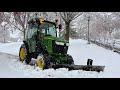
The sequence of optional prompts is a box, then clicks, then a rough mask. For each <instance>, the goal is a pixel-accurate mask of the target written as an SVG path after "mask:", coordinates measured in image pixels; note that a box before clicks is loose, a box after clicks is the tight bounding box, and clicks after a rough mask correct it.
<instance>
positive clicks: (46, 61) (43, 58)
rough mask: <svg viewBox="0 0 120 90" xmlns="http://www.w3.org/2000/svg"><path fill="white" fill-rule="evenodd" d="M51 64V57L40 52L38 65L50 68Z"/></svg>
mask: <svg viewBox="0 0 120 90" xmlns="http://www.w3.org/2000/svg"><path fill="white" fill-rule="evenodd" d="M49 65H50V58H49V56H48V55H47V54H39V55H38V57H37V66H38V67H39V68H41V69H42V70H44V69H48V68H49Z"/></svg>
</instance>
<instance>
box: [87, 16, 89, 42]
mask: <svg viewBox="0 0 120 90" xmlns="http://www.w3.org/2000/svg"><path fill="white" fill-rule="evenodd" d="M89 22H90V16H88V43H87V44H90V37H89V36H90V33H89Z"/></svg>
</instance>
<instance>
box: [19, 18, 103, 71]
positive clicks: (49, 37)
mask: <svg viewBox="0 0 120 90" xmlns="http://www.w3.org/2000/svg"><path fill="white" fill-rule="evenodd" d="M61 28H62V26H61V25H57V24H56V22H50V21H47V20H44V19H43V18H34V19H31V20H30V21H29V22H28V30H27V35H26V38H25V39H24V40H23V44H22V45H21V47H20V50H19V60H20V61H21V62H23V61H24V62H25V63H26V64H29V63H30V61H31V59H32V58H34V59H36V60H37V66H38V67H39V68H41V69H49V68H54V69H56V68H63V67H66V68H69V69H70V70H72V69H73V70H78V69H82V70H86V71H87V70H88V71H89V70H93V71H103V68H104V66H103V67H100V66H95V67H94V66H92V65H75V64H74V60H73V58H72V56H71V55H69V54H67V51H68V46H69V42H68V41H67V40H64V39H61V38H59V37H58V35H57V29H61ZM96 67H97V70H96V69H94V68H96ZM91 68H92V69H91Z"/></svg>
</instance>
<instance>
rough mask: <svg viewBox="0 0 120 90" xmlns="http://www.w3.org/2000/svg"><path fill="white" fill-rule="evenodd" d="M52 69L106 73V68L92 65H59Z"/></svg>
mask: <svg viewBox="0 0 120 90" xmlns="http://www.w3.org/2000/svg"><path fill="white" fill-rule="evenodd" d="M52 68H54V69H58V68H68V69H69V70H84V71H96V72H100V71H102V72H103V71H104V68H105V66H92V65H70V64H57V65H53V66H52Z"/></svg>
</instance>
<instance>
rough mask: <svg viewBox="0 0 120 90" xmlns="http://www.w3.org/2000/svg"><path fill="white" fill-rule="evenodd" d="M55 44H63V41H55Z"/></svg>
mask: <svg viewBox="0 0 120 90" xmlns="http://www.w3.org/2000/svg"><path fill="white" fill-rule="evenodd" d="M55 43H56V44H57V45H64V43H63V42H57V41H56V42H55Z"/></svg>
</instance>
